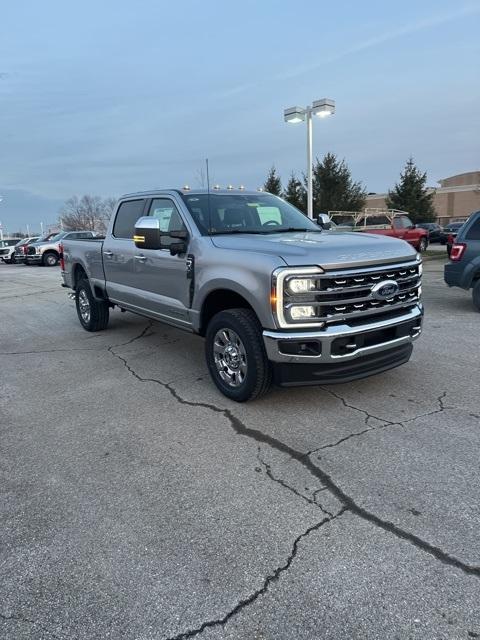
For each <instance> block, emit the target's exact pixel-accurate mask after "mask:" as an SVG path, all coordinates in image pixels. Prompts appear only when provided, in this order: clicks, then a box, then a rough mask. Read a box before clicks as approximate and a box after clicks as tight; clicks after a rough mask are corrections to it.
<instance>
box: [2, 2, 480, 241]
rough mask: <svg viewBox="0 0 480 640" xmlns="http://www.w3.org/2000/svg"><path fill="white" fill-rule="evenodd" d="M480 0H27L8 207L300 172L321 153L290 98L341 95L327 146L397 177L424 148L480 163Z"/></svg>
mask: <svg viewBox="0 0 480 640" xmlns="http://www.w3.org/2000/svg"><path fill="white" fill-rule="evenodd" d="M479 29H480V2H479V1H478V0H477V1H476V2H471V1H470V2H469V1H466V2H464V1H462V0H459V1H457V2H455V3H453V2H451V1H450V0H448V1H444V0H421V1H418V0H415V1H412V0H402V2H394V1H392V0H386V1H385V0H384V1H378V2H376V1H373V0H364V1H362V2H353V1H351V2H347V1H345V0H337V1H336V2H325V0H303V2H301V3H294V2H286V1H285V0H241V1H239V0H237V1H236V2H233V1H231V0H203V1H202V0H199V1H194V0H177V1H176V2H165V1H164V0H130V1H129V2H126V1H125V0H115V1H111V0H102V2H99V0H82V2H75V3H73V2H65V0H61V1H60V0H43V1H42V2H38V0H16V1H15V2H4V3H2V9H1V19H0V197H2V201H1V202H0V221H1V222H2V223H3V228H4V230H5V229H7V230H8V229H10V230H11V231H13V230H17V229H23V228H25V225H26V224H30V228H35V227H39V222H40V220H41V221H43V222H44V223H45V224H49V223H52V222H54V221H55V220H56V219H57V217H58V212H59V208H60V207H61V205H62V202H63V201H64V200H66V199H67V198H69V197H70V196H72V195H73V194H77V195H82V194H84V193H90V194H96V195H101V196H115V197H116V196H120V195H121V194H122V193H128V192H131V191H137V190H142V189H151V188H161V187H181V186H183V185H184V184H186V183H188V184H190V185H191V186H200V183H201V179H202V178H201V171H202V168H203V167H204V163H205V158H207V157H208V158H209V163H210V174H211V181H212V182H217V183H219V184H221V185H227V184H230V183H231V184H234V185H239V184H244V185H245V186H246V187H247V188H257V187H258V186H260V185H261V184H263V182H264V180H265V177H266V173H267V171H268V169H269V168H270V167H271V166H272V164H274V165H275V166H276V168H277V169H278V171H279V173H280V175H281V177H282V179H283V181H284V183H286V181H287V180H288V177H289V175H290V173H291V172H292V171H295V172H296V173H298V174H301V172H303V171H304V170H305V164H306V130H305V126H304V125H303V124H299V125H289V124H286V123H284V122H283V109H284V108H286V107H289V106H294V105H299V106H305V105H307V104H310V103H311V102H312V101H313V100H316V99H320V98H323V97H328V98H333V99H334V100H335V101H336V113H335V115H334V116H332V117H330V118H327V119H322V120H320V119H318V120H317V121H316V122H314V154H315V155H316V156H320V157H321V156H322V155H323V154H324V153H325V152H327V151H332V152H334V153H336V154H338V155H339V156H340V157H341V158H345V160H346V161H347V163H348V165H349V166H350V168H351V171H352V175H353V177H354V179H356V180H360V181H361V182H362V183H363V184H364V186H365V187H366V189H367V191H369V192H385V191H386V190H387V189H388V188H391V187H392V186H393V184H394V183H395V181H396V180H397V179H398V176H399V173H400V171H401V169H402V167H403V165H404V164H405V161H406V160H407V158H408V157H409V156H410V155H413V157H414V159H415V161H416V162H417V164H418V165H419V167H420V168H421V169H422V170H425V171H427V173H428V182H429V185H431V186H435V185H436V181H437V180H439V179H441V178H444V177H447V176H449V175H454V174H457V173H462V172H464V171H471V170H478V169H479V168H480V162H479V147H480V144H479V143H480V64H479V63H480V44H479V38H478V33H479Z"/></svg>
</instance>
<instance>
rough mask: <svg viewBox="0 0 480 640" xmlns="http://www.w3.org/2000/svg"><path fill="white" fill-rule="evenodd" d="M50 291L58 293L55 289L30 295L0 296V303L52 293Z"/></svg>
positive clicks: (34, 292)
mask: <svg viewBox="0 0 480 640" xmlns="http://www.w3.org/2000/svg"><path fill="white" fill-rule="evenodd" d="M52 291H56V292H57V293H58V287H55V289H43V290H42V291H33V292H32V293H19V294H17V295H15V296H1V297H0V302H3V300H13V299H15V298H26V297H28V296H38V295H41V294H43V293H52Z"/></svg>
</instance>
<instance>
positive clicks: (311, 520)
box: [0, 261, 480, 640]
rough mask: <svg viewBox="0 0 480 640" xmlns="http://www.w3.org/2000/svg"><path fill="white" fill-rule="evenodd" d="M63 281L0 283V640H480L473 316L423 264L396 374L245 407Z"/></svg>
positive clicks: (12, 273) (137, 321)
mask: <svg viewBox="0 0 480 640" xmlns="http://www.w3.org/2000/svg"><path fill="white" fill-rule="evenodd" d="M57 283H58V284H59V272H58V270H56V269H42V268H39V267H32V268H29V267H24V266H23V265H15V266H6V265H1V266H0V300H2V320H3V322H2V323H1V325H0V353H1V362H2V365H3V367H2V369H3V371H2V373H3V376H2V389H1V398H0V402H1V416H2V420H1V426H0V430H1V439H0V474H1V482H0V490H1V493H2V499H1V502H0V531H1V542H2V544H1V546H0V577H1V580H0V596H1V597H0V638H2V639H3V638H5V639H7V638H8V639H15V640H16V639H17V638H18V639H19V640H21V639H24V638H25V639H27V638H28V639H34V638H35V639H37V638H41V639H45V640H48V639H49V638H52V639H62V640H63V639H69V640H71V639H87V638H88V639H91V638H116V639H118V638H125V639H132V640H133V639H135V640H147V639H154V638H155V639H158V640H160V639H162V640H180V639H184V638H185V639H186V638H194V637H198V638H209V639H215V640H220V639H224V638H225V639H227V638H228V639H245V640H246V639H247V638H248V639H249V640H251V639H257V640H277V639H278V640H283V639H289V640H290V639H292V638H295V639H296V640H297V639H299V640H303V639H305V640H307V639H308V640H310V639H311V640H317V639H318V638H332V639H338V638H359V639H360V638H362V639H363V638H368V639H370V638H372V639H373V638H381V639H385V638H398V639H403V638H405V639H407V638H408V639H410V638H415V639H422V640H425V639H432V640H433V639H435V640H438V639H443V638H445V639H447V638H448V639H450V638H452V639H457V638H459V639H460V638H466V639H468V638H475V637H480V607H479V605H478V603H479V602H480V536H479V533H478V531H479V524H480V506H479V505H480V503H479V500H478V495H479V489H480V464H479V462H478V451H479V444H480V417H479V416H480V394H479V389H478V386H479V383H478V368H479V367H478V362H479V355H480V353H479V352H480V340H479V338H478V322H479V316H478V313H475V312H474V311H473V308H472V306H471V301H470V298H469V296H468V295H467V294H466V293H464V292H461V291H457V290H449V289H447V288H446V286H445V285H444V284H443V280H442V273H441V263H440V262H439V261H432V262H430V263H427V264H426V265H425V279H424V294H425V304H426V313H427V316H426V323H425V330H424V334H423V336H422V337H421V338H420V340H418V341H417V343H416V345H415V349H414V355H413V358H412V360H411V361H410V363H408V364H407V365H404V366H403V367H400V368H398V369H394V370H393V371H390V372H387V373H385V374H383V375H380V376H377V377H375V378H370V379H367V380H362V381H357V382H355V383H351V384H345V385H337V386H328V387H327V386H326V387H307V388H296V389H273V390H272V392H271V393H270V395H268V396H266V397H265V398H262V399H261V400H259V401H257V402H254V403H250V404H244V405H238V404H235V403H231V402H229V401H228V400H226V399H225V398H224V397H223V396H221V395H219V394H218V392H217V391H216V390H215V388H214V387H213V385H212V384H211V383H210V381H209V377H208V373H207V371H206V367H205V364H204V358H203V341H202V340H201V339H200V338H198V337H195V336H191V335H189V334H185V333H182V332H180V331H177V330H175V329H172V328H169V327H167V326H165V325H161V324H159V323H156V322H149V321H147V320H145V319H143V318H140V317H136V316H134V315H133V314H128V313H125V314H121V313H120V312H118V311H114V312H113V313H112V316H111V322H110V325H109V328H108V330H107V331H105V332H102V333H98V334H88V333H86V332H84V331H83V330H82V329H81V327H80V325H79V323H78V320H77V318H76V315H75V311H74V305H73V302H71V301H69V300H68V298H67V296H66V293H65V290H63V289H61V288H60V286H58V288H57V287H56V285H57Z"/></svg>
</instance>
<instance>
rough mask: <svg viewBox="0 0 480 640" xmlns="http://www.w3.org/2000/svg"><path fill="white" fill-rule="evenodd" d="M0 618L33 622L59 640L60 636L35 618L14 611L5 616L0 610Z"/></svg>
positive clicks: (8, 620) (7, 620)
mask: <svg viewBox="0 0 480 640" xmlns="http://www.w3.org/2000/svg"><path fill="white" fill-rule="evenodd" d="M0 620H4V621H5V622H11V621H15V622H24V623H25V624H33V625H34V626H36V627H38V628H39V629H41V630H42V631H45V633H48V634H49V636H50V637H51V638H58V640H61V639H60V636H58V635H57V634H56V633H54V632H53V631H51V630H50V629H49V628H47V627H45V626H44V625H43V624H41V623H40V622H38V621H37V620H31V619H30V618H25V617H24V616H21V615H18V614H15V613H12V614H11V615H9V616H7V615H6V614H5V613H1V612H0Z"/></svg>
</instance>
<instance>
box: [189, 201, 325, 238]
mask: <svg viewBox="0 0 480 640" xmlns="http://www.w3.org/2000/svg"><path fill="white" fill-rule="evenodd" d="M182 197H183V200H184V202H185V204H186V205H187V207H188V210H189V211H190V213H191V215H192V217H193V219H194V220H195V223H196V224H197V226H198V228H199V229H200V231H201V233H202V234H204V235H206V234H208V235H217V234H231V233H261V234H265V233H284V232H286V231H316V232H320V231H321V230H320V228H319V227H318V226H317V225H316V224H315V223H314V222H313V221H312V220H310V219H309V218H307V217H306V216H304V215H303V213H301V212H300V211H299V210H298V209H296V208H295V207H293V206H292V205H291V204H289V203H288V202H285V201H284V200H282V199H281V198H278V197H277V196H273V195H271V194H269V193H262V194H258V195H249V194H233V193H232V194H222V193H211V194H210V196H209V195H208V194H206V193H205V194H203V193H202V194H193V193H192V194H191V195H188V194H182ZM209 200H210V206H209Z"/></svg>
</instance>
